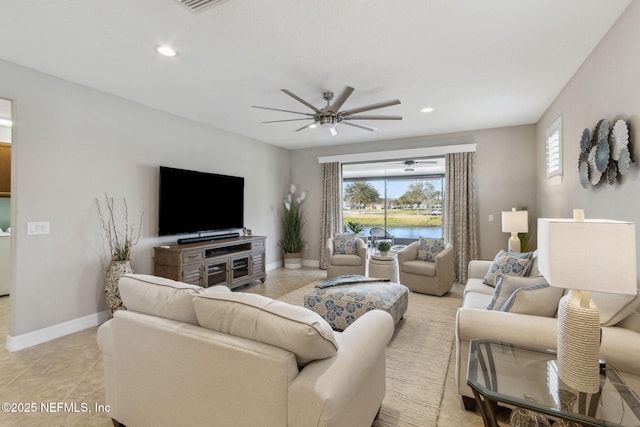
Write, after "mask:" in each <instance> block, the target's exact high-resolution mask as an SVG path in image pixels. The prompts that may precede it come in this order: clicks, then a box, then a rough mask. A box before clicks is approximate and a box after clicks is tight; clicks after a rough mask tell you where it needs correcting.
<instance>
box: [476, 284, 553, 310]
mask: <svg viewBox="0 0 640 427" xmlns="http://www.w3.org/2000/svg"><path fill="white" fill-rule="evenodd" d="M543 283H547V281H546V280H545V278H544V277H542V276H535V277H519V276H509V275H504V276H501V277H500V278H499V279H498V284H497V285H496V287H495V291H494V292H493V298H492V299H491V302H490V303H489V305H488V306H487V310H496V311H497V310H500V309H501V308H502V306H503V305H504V303H505V302H506V301H507V300H508V299H509V297H510V296H511V294H513V292H514V291H516V290H517V289H520V288H526V287H528V286H533V285H540V284H543ZM560 294H562V291H561V292H560Z"/></svg>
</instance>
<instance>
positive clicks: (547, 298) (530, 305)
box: [500, 276, 564, 317]
mask: <svg viewBox="0 0 640 427" xmlns="http://www.w3.org/2000/svg"><path fill="white" fill-rule="evenodd" d="M505 277H506V276H505ZM563 292H564V289H562V288H556V287H554V286H549V284H548V283H546V282H545V283H540V284H537V285H533V286H528V287H526V288H520V289H516V290H515V291H514V292H513V293H512V294H511V296H510V297H509V299H508V300H507V301H506V302H505V303H504V304H503V305H502V307H501V308H500V310H501V311H507V312H509V313H518V314H530V315H532V316H542V317H554V316H555V315H556V313H557V311H558V303H559V302H560V298H562V294H563Z"/></svg>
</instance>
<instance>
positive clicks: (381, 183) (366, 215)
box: [342, 159, 444, 243]
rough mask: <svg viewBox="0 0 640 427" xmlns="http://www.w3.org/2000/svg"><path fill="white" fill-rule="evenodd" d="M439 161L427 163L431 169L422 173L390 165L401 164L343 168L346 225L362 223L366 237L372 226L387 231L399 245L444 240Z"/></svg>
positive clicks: (442, 195)
mask: <svg viewBox="0 0 640 427" xmlns="http://www.w3.org/2000/svg"><path fill="white" fill-rule="evenodd" d="M438 160H439V159H435V160H434V159H431V160H429V161H424V163H425V164H427V165H429V167H423V168H421V170H416V169H417V167H416V166H412V168H411V169H412V170H406V169H409V168H408V167H406V166H402V167H401V168H397V167H390V166H389V165H395V164H396V163H398V162H381V163H375V164H367V165H363V164H356V165H343V177H344V178H343V183H342V192H343V211H342V212H343V223H344V224H345V225H347V226H348V225H349V224H350V223H358V224H361V225H362V226H363V227H364V231H363V232H364V234H365V235H367V236H368V235H369V230H370V229H371V228H372V227H380V228H384V229H386V230H387V232H388V233H389V234H391V235H394V236H395V237H396V240H398V239H400V240H401V242H400V243H402V241H404V240H406V241H410V240H417V239H418V237H420V236H423V237H442V233H443V227H442V218H443V216H442V209H443V206H444V200H443V197H444V191H443V190H444V173H442V172H443V171H442V172H440V169H438V168H436V167H435V166H434V165H437V163H441V162H439V161H438ZM415 163H420V162H415ZM442 163H443V162H442ZM365 166H366V168H365ZM403 167H404V169H403ZM409 172H413V173H409ZM416 172H417V173H416ZM376 173H377V174H378V175H377V176H376ZM397 243H398V242H397Z"/></svg>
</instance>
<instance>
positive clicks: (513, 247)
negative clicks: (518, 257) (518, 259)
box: [508, 232, 521, 252]
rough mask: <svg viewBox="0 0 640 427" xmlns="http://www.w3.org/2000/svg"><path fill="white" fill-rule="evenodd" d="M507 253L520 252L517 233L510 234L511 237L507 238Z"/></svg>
mask: <svg viewBox="0 0 640 427" xmlns="http://www.w3.org/2000/svg"><path fill="white" fill-rule="evenodd" d="M508 248H509V251H511V252H520V249H521V247H520V239H519V238H518V233H515V232H514V233H511V237H509V246H508Z"/></svg>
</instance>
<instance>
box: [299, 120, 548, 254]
mask: <svg viewBox="0 0 640 427" xmlns="http://www.w3.org/2000/svg"><path fill="white" fill-rule="evenodd" d="M474 142H475V143H476V144H477V149H476V160H475V168H476V178H477V181H476V183H477V194H478V204H479V211H478V226H479V242H480V257H481V258H484V259H493V257H494V256H495V254H496V253H497V252H498V251H499V250H500V249H506V245H507V240H508V237H509V236H508V235H507V234H505V233H502V231H501V222H500V217H501V212H502V211H503V210H510V209H511V208H512V207H516V206H519V205H522V206H527V207H528V208H529V210H530V211H531V213H532V214H534V215H535V186H536V184H535V126H534V125H528V126H514V127H508V128H500V129H488V130H480V131H475V132H471V133H465V134H450V135H436V136H425V137H418V138H407V139H401V140H388V141H377V142H368V143H362V144H349V145H340V146H330V147H326V148H309V149H303V150H294V151H293V153H292V157H291V176H292V182H294V183H296V184H298V185H299V187H300V188H303V189H306V190H307V191H308V192H309V195H310V200H309V203H308V204H307V205H306V206H305V215H306V229H305V239H306V240H307V241H308V242H309V249H308V250H307V251H306V252H304V253H303V257H304V258H305V260H307V262H310V261H318V260H319V259H320V212H321V197H322V184H321V182H322V168H321V166H320V164H319V163H318V157H323V156H334V155H342V154H354V153H366V152H375V151H390V150H401V149H407V148H418V147H433V146H445V145H455V144H465V143H474ZM490 214H492V215H494V222H489V221H488V217H489V215H490Z"/></svg>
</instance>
